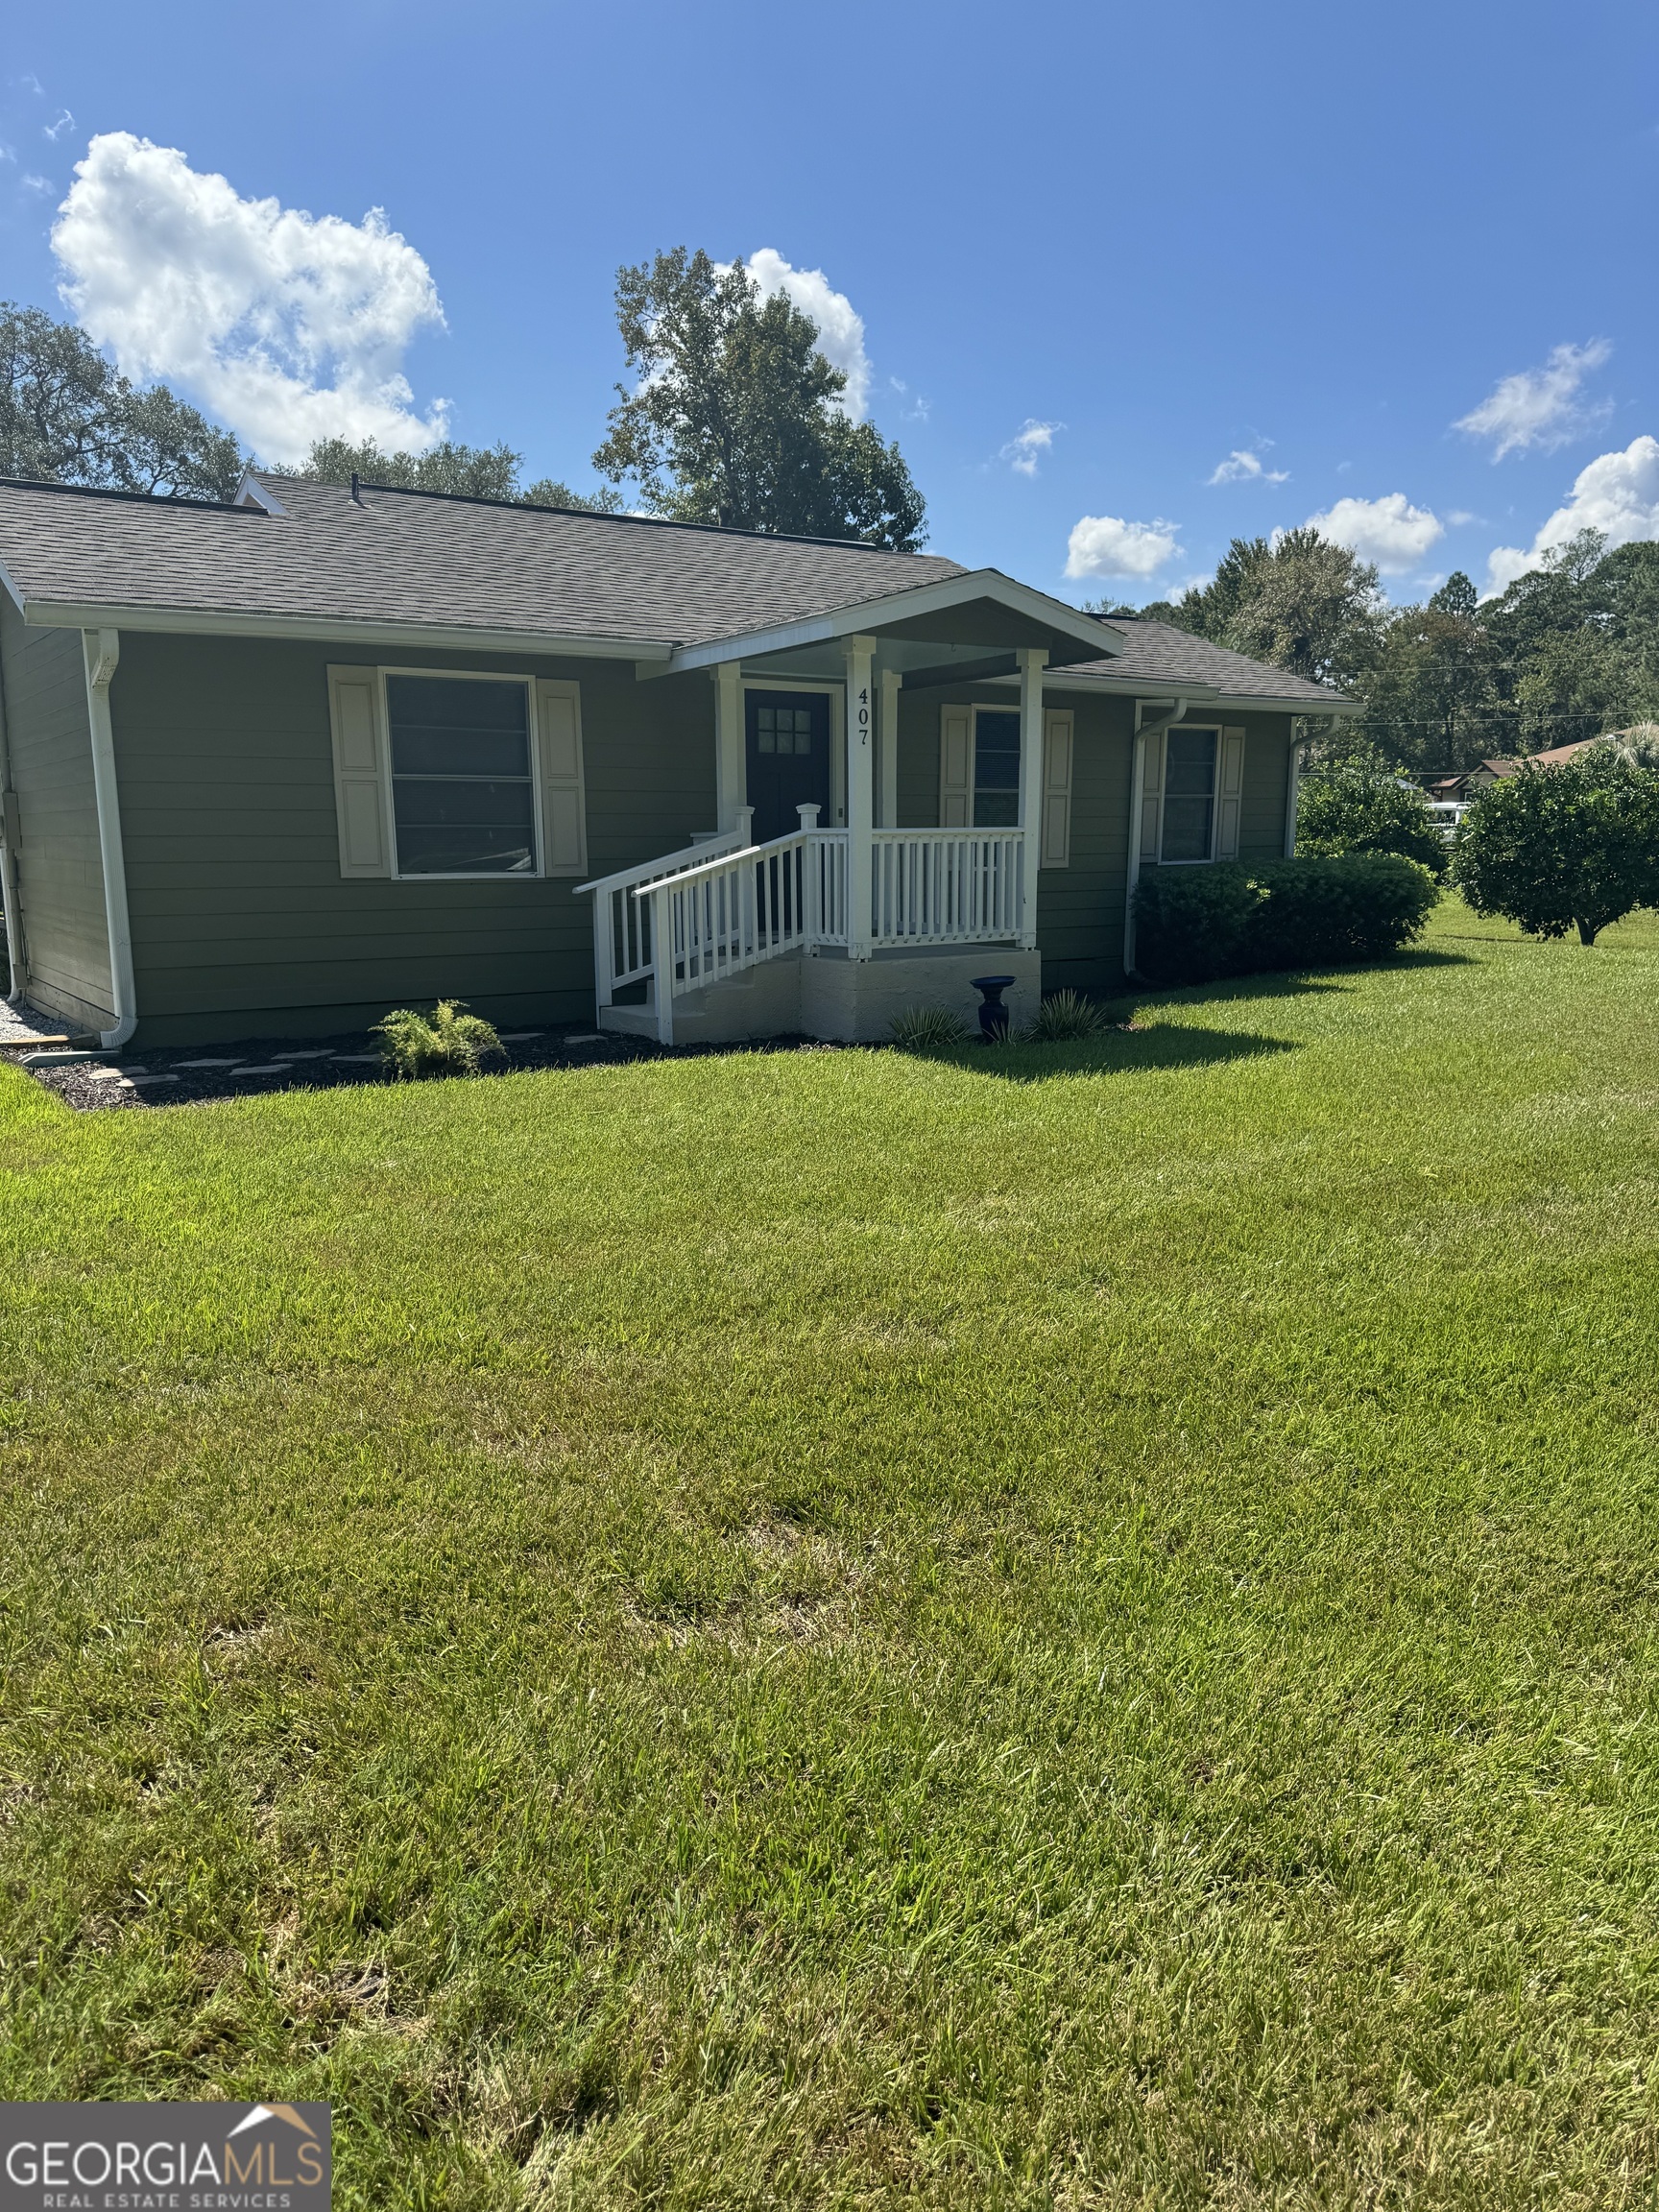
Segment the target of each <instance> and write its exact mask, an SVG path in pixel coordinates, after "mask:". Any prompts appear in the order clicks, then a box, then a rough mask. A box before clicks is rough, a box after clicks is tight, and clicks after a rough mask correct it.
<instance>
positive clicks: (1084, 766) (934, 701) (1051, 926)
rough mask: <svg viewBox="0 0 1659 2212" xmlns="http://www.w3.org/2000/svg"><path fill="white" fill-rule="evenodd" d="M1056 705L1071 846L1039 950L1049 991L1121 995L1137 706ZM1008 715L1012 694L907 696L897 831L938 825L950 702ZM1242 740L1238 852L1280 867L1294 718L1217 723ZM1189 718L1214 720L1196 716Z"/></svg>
mask: <svg viewBox="0 0 1659 2212" xmlns="http://www.w3.org/2000/svg"><path fill="white" fill-rule="evenodd" d="M1045 699H1046V705H1047V706H1048V707H1064V708H1067V709H1070V712H1071V715H1072V753H1071V845H1070V863H1069V865H1068V866H1066V867H1065V868H1046V869H1044V870H1043V872H1042V874H1041V876H1040V877H1039V878H1038V883H1037V945H1038V950H1040V951H1041V952H1042V955H1043V988H1044V989H1045V991H1058V990H1063V989H1065V988H1067V987H1068V986H1070V988H1071V989H1073V990H1079V991H1114V990H1118V989H1121V987H1122V984H1123V981H1124V976H1123V923H1124V902H1125V901H1126V899H1127V896H1128V884H1129V786H1130V778H1131V775H1132V773H1133V762H1134V748H1135V703H1134V701H1133V700H1132V699H1125V698H1112V697H1104V698H1103V697H1101V696H1100V695H1099V694H1098V693H1093V694H1091V693H1087V692H1083V691H1074V692H1068V691H1066V690H1065V689H1063V688H1062V687H1060V686H1059V685H1053V684H1051V685H1048V687H1047V689H1046V694H1045ZM970 703H972V704H976V705H979V706H982V707H1001V708H1006V707H1009V706H1011V705H1012V704H1013V695H1012V693H1011V692H1010V691H1008V690H1007V689H1006V688H1004V689H1001V690H996V689H991V688H988V687H979V688H955V687H951V688H949V689H945V688H941V689H938V690H934V689H928V690H918V691H915V692H911V693H908V694H903V693H902V694H901V696H900V703H899V824H900V827H901V828H915V829H926V828H928V827H930V826H931V825H933V824H935V823H937V822H938V819H939V729H940V713H941V709H943V708H945V707H947V706H960V705H965V704H970ZM1213 718H1214V720H1216V721H1218V722H1224V723H1225V724H1226V725H1227V727H1228V728H1229V729H1235V730H1239V729H1241V730H1242V731H1243V732H1244V733H1245V734H1244V789H1243V795H1242V806H1241V809H1240V816H1239V829H1238V856H1239V858H1240V859H1242V860H1271V859H1277V858H1279V856H1280V855H1281V854H1283V852H1284V850H1285V802H1286V791H1287V781H1288V777H1287V769H1288V759H1289V751H1290V738H1291V729H1292V721H1291V717H1290V716H1289V715H1288V714H1246V713H1239V712H1237V711H1235V710H1234V709H1228V710H1227V711H1226V712H1225V713H1224V714H1223V713H1221V712H1220V711H1219V710H1217V711H1216V713H1215V714H1214V717H1213ZM1193 719H1194V720H1199V719H1204V720H1209V719H1212V717H1211V716H1209V715H1207V714H1206V715H1203V716H1200V713H1199V710H1198V709H1194V710H1193Z"/></svg>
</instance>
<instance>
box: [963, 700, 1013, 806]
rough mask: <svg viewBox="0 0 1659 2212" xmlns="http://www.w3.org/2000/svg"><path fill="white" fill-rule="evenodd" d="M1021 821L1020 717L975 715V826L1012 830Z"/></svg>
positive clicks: (992, 714)
mask: <svg viewBox="0 0 1659 2212" xmlns="http://www.w3.org/2000/svg"><path fill="white" fill-rule="evenodd" d="M1019 820H1020V717H1019V715H1018V714H1003V713H999V712H991V713H987V712H985V711H984V710H983V709H982V710H981V711H980V712H978V713H976V714H975V715H974V828H975V829H1014V828H1016V827H1017V826H1018V824H1019Z"/></svg>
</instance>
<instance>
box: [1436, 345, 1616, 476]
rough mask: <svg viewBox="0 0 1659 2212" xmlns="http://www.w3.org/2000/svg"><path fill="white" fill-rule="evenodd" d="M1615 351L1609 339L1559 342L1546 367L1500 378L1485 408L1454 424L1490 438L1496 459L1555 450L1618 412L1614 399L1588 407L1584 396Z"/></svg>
mask: <svg viewBox="0 0 1659 2212" xmlns="http://www.w3.org/2000/svg"><path fill="white" fill-rule="evenodd" d="M1612 350H1613V349H1612V347H1611V346H1610V345H1609V344H1608V343H1607V341H1606V339H1605V338H1592V339H1591V341H1590V343H1589V344H1588V345H1587V346H1557V347H1556V348H1555V349H1554V351H1553V352H1552V353H1551V356H1550V358H1549V360H1548V361H1546V362H1545V364H1544V366H1543V368H1542V369H1520V370H1517V371H1516V373H1515V374H1514V375H1513V376H1503V377H1500V379H1499V381H1498V384H1497V386H1496V388H1495V389H1494V390H1493V391H1492V392H1491V393H1490V394H1488V396H1487V397H1485V398H1484V399H1482V400H1481V402H1480V404H1479V407H1477V408H1474V409H1473V410H1472V411H1471V412H1470V413H1469V414H1467V415H1460V416H1459V417H1458V419H1457V421H1455V422H1454V423H1453V425H1452V427H1453V429H1454V430H1466V431H1468V433H1469V435H1470V437H1472V438H1490V439H1491V440H1492V458H1493V460H1494V461H1502V460H1503V456H1504V454H1505V453H1526V452H1527V451H1529V450H1530V449H1531V448H1532V447H1534V446H1536V447H1537V448H1538V449H1539V450H1540V451H1542V452H1545V453H1552V452H1553V451H1554V450H1555V448H1556V446H1558V445H1566V444H1567V442H1568V440H1569V439H1571V438H1576V437H1578V436H1579V435H1580V433H1581V432H1583V431H1585V430H1590V429H1594V428H1595V426H1596V424H1597V423H1599V422H1604V421H1606V420H1607V417H1608V416H1609V415H1610V414H1611V413H1612V411H1613V410H1612V402H1611V401H1610V400H1606V399H1602V400H1598V401H1597V402H1596V403H1595V404H1594V405H1587V404H1585V403H1584V402H1583V401H1582V400H1581V399H1580V398H1579V397H1578V395H1579V388H1580V386H1581V385H1582V384H1583V382H1584V379H1585V377H1586V376H1588V375H1589V373H1590V372H1591V371H1592V370H1593V369H1599V368H1600V367H1601V364H1602V363H1603V362H1604V361H1605V360H1606V359H1607V358H1608V356H1609V355H1610V354H1611V352H1612Z"/></svg>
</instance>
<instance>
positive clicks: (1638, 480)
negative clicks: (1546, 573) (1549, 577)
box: [1486, 437, 1659, 591]
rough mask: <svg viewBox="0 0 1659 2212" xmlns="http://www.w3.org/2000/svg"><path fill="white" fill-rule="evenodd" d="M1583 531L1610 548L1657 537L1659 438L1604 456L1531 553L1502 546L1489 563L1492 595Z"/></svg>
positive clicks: (1582, 472) (1583, 473) (1577, 483)
mask: <svg viewBox="0 0 1659 2212" xmlns="http://www.w3.org/2000/svg"><path fill="white" fill-rule="evenodd" d="M1580 530H1599V531H1601V532H1602V533H1603V534H1604V535H1605V537H1606V539H1607V542H1608V544H1609V546H1613V545H1632V544H1634V543H1636V541H1638V540H1639V539H1648V538H1659V439H1656V438H1647V437H1643V438H1633V439H1632V440H1631V442H1630V444H1629V445H1626V446H1625V448H1624V450H1623V452H1622V453H1602V454H1600V455H1599V456H1598V458H1597V459H1596V460H1594V461H1592V462H1591V463H1590V465H1589V467H1588V468H1585V469H1579V471H1578V474H1577V475H1576V477H1575V479H1574V483H1573V490H1572V493H1571V494H1570V496H1569V497H1568V499H1567V501H1566V503H1565V505H1564V506H1560V507H1557V508H1556V510H1555V512H1554V514H1553V515H1551V517H1550V519H1549V521H1548V522H1546V523H1545V524H1544V526H1543V528H1542V529H1541V530H1540V531H1539V532H1538V535H1537V536H1536V537H1535V538H1534V539H1533V541H1532V544H1531V549H1530V550H1529V551H1527V552H1523V551H1522V549H1521V547H1520V546H1519V545H1500V546H1498V547H1497V548H1496V550H1495V551H1494V552H1493V553H1492V554H1491V555H1490V556H1489V558H1488V560H1487V563H1486V572H1487V589H1488V591H1502V590H1503V588H1504V586H1505V585H1506V584H1513V583H1514V581H1515V579H1516V577H1517V576H1523V575H1525V574H1526V572H1527V569H1528V568H1537V567H1541V566H1542V565H1543V561H1544V556H1545V554H1546V553H1548V552H1549V550H1550V548H1551V546H1552V545H1564V544H1565V543H1566V542H1567V541H1568V539H1569V538H1572V537H1575V536H1576V534H1577V533H1578V532H1579V531H1580Z"/></svg>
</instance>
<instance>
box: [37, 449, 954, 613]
mask: <svg viewBox="0 0 1659 2212" xmlns="http://www.w3.org/2000/svg"><path fill="white" fill-rule="evenodd" d="M265 481H268V482H269V484H270V487H271V489H272V491H273V492H274V493H276V496H277V498H278V499H279V500H280V501H281V504H282V505H283V507H284V508H285V509H286V510H287V513H286V515H285V516H284V517H274V516H269V515H265V514H263V513H261V512H260V511H259V510H258V509H256V508H235V509H232V508H225V507H209V506H205V505H200V504H191V503H189V502H186V501H182V500H179V501H173V500H151V499H122V498H110V497H108V496H99V495H91V496H77V495H76V494H74V493H64V492H61V491H60V490H57V489H55V488H51V487H46V486H36V485H22V484H15V483H0V563H3V564H4V565H5V568H6V571H7V573H8V574H9V576H10V577H11V579H12V584H13V586H14V587H15V589H17V590H18V591H19V592H21V593H22V595H23V597H24V598H25V600H37V601H45V602H48V603H57V604H59V605H65V604H66V605H69V606H76V607H81V606H121V607H132V608H144V609H155V610H156V611H160V610H163V609H165V610H170V611H188V612H191V613H204V614H207V613H211V614H228V615H234V614H258V615H278V616H281V615H287V616H292V617H294V618H296V619H306V618H310V619H315V620H320V621H347V622H374V623H388V622H407V623H411V624H420V625H433V624H441V625H443V626H445V627H454V626H459V627H462V628H473V629H479V630H492V631H497V632H499V631H515V632H525V633H537V634H548V635H551V636H555V637H605V638H620V639H623V640H631V639H635V638H637V639H638V640H639V641H640V643H641V644H645V643H649V642H652V641H671V642H673V643H675V644H682V645H693V644H701V643H704V642H706V641H708V640H710V639H713V638H718V637H733V636H735V635H737V634H739V633H741V632H747V631H752V630H757V629H762V628H769V627H770V626H772V625H773V624H775V623H781V622H792V621H799V620H802V619H803V618H805V617H807V616H810V615H814V614H820V613H828V612H829V611H830V610H831V609H833V608H837V607H846V606H851V605H855V604H856V603H858V602H859V601H861V600H866V599H878V598H884V597H886V596H887V595H888V594H889V593H892V592H898V591H906V590H912V589H916V588H917V587H918V586H920V585H926V584H937V583H939V582H941V581H943V580H944V579H946V578H948V577H952V576H960V575H963V574H965V573H966V571H965V570H963V569H962V568H961V567H960V566H959V565H957V563H955V562H954V561H946V560H942V559H940V558H939V557H938V556H936V555H927V554H916V553H885V552H882V551H881V550H880V549H879V548H878V547H876V546H866V545H841V544H834V543H827V542H824V541H813V540H804V539H790V538H759V537H753V536H751V535H750V534H748V533H747V532H744V531H730V530H700V529H688V528H686V527H685V526H683V525H678V524H674V523H665V522H652V521H644V520H636V519H634V518H632V517H610V516H594V515H573V514H563V513H553V512H550V511H548V510H546V509H544V508H530V507H504V506H503V507H496V506H487V505H483V504H481V503H478V502H475V501H472V500H460V499H455V500H450V499H441V498H434V497H431V496H428V495H424V494H421V493H404V492H377V491H370V490H365V491H364V493H363V504H362V505H361V506H357V505H355V504H353V502H352V499H351V495H350V493H349V492H346V491H343V490H341V489H339V488H338V487H337V486H334V485H330V484H312V483H305V482H302V481H300V480H297V479H291V478H282V477H273V478H270V479H266V480H265Z"/></svg>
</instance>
